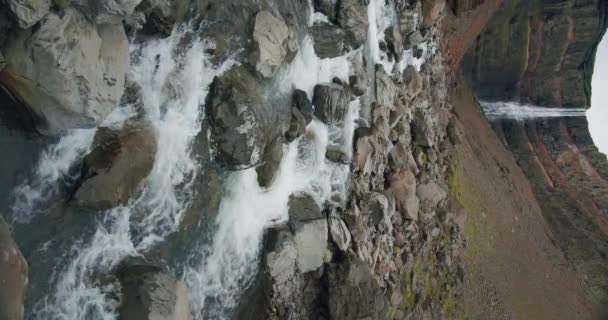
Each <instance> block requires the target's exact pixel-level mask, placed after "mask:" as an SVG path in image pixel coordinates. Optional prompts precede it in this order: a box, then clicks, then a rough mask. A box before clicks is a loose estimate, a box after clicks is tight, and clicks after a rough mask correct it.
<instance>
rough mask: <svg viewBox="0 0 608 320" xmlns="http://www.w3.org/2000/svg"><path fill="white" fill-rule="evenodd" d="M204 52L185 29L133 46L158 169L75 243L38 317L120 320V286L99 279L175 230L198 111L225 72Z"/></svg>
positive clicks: (185, 200) (192, 169)
mask: <svg viewBox="0 0 608 320" xmlns="http://www.w3.org/2000/svg"><path fill="white" fill-rule="evenodd" d="M186 39H188V41H187V43H186V41H184V40H186ZM204 52H205V44H204V43H203V42H202V41H201V40H200V39H199V40H197V39H196V37H195V36H194V37H193V32H190V30H187V28H185V27H184V28H181V29H180V30H176V31H174V33H173V34H172V35H171V36H170V37H169V38H167V39H162V40H152V41H147V42H145V43H143V44H142V45H139V46H137V47H135V48H133V50H132V57H135V58H134V61H133V62H132V68H131V75H132V78H133V79H134V80H135V81H137V82H138V83H139V84H140V85H141V87H142V89H143V97H144V106H145V110H146V115H147V116H148V117H149V119H150V120H151V123H152V124H153V125H154V127H155V129H156V134H157V140H158V151H157V154H156V159H155V163H154V167H153V169H152V171H151V173H150V175H149V176H148V178H147V179H146V181H145V183H144V185H143V190H142V192H141V195H140V196H139V197H138V198H137V199H133V200H131V201H130V203H129V204H128V205H127V206H125V207H119V208H116V209H113V210H110V211H108V212H105V213H103V214H102V215H101V217H102V218H100V219H99V222H98V228H97V230H96V231H95V233H94V236H93V237H92V239H90V240H88V241H87V240H86V239H83V240H82V241H80V242H81V243H77V244H76V245H74V247H73V250H72V253H71V258H70V260H69V262H68V263H67V265H66V266H64V267H60V268H62V269H61V270H56V271H57V272H58V273H57V274H56V275H55V277H54V286H55V287H54V288H53V289H51V290H49V291H51V293H50V294H48V295H47V296H46V297H45V298H44V299H42V300H41V301H39V302H38V303H37V304H36V306H35V310H36V311H35V312H36V313H35V317H36V318H37V319H44V320H47V319H70V320H71V319H103V320H110V319H116V318H117V315H116V307H117V302H116V300H115V299H112V298H111V296H112V294H114V295H115V294H116V292H115V291H116V290H115V289H116V288H114V287H113V285H111V284H110V285H105V286H96V285H95V283H94V282H95V280H94V279H95V276H96V275H99V274H103V273H106V272H109V271H111V269H112V268H113V267H114V266H116V264H117V263H119V262H120V261H121V260H122V259H124V258H125V257H127V256H135V255H139V254H141V253H142V252H143V251H145V250H147V249H149V248H150V247H151V246H152V245H154V244H156V243H158V242H159V241H161V240H163V239H164V238H165V237H166V236H167V235H168V234H170V233H172V232H174V231H175V230H176V228H177V226H178V225H179V222H180V221H181V218H182V216H183V213H184V211H185V209H186V208H187V207H188V205H189V201H190V198H191V195H192V194H191V192H192V191H191V188H190V187H191V185H192V183H193V181H194V180H195V177H196V174H197V172H198V171H199V166H198V163H197V162H196V160H194V158H193V156H192V155H191V147H192V143H193V139H194V137H195V136H196V134H197V133H198V132H199V130H200V122H201V118H202V114H201V108H200V106H201V105H202V104H203V102H204V98H205V96H206V94H207V90H208V86H209V84H210V83H211V81H212V79H213V78H214V76H215V75H217V74H219V73H221V72H222V71H223V70H224V69H222V68H220V69H213V68H212V67H211V66H210V65H209V63H208V62H207V58H206V56H205V53H204ZM110 293H112V294H110Z"/></svg>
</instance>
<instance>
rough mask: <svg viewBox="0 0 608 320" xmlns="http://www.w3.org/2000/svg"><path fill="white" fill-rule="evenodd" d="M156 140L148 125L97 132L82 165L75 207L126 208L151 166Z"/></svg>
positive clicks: (75, 196)
mask: <svg viewBox="0 0 608 320" xmlns="http://www.w3.org/2000/svg"><path fill="white" fill-rule="evenodd" d="M155 137H156V133H155V132H154V129H153V128H152V127H151V126H150V125H149V124H127V125H125V126H124V127H123V128H121V129H119V130H115V129H112V128H105V127H104V128H99V129H98V130H97V133H96V134H95V138H94V141H93V147H92V149H91V152H90V153H89V154H88V155H87V156H86V157H85V158H84V161H83V166H82V173H81V182H80V186H79V187H78V189H77V190H76V193H75V194H74V200H75V202H76V204H77V205H78V206H81V207H86V208H92V209H108V208H112V207H116V206H118V205H125V204H127V202H128V201H129V199H130V198H132V197H133V196H134V195H135V193H136V192H137V190H138V187H139V186H140V184H141V183H142V181H143V180H144V179H145V178H146V177H147V176H148V174H149V173H150V171H151V170H152V167H153V166H154V158H155V156H156V148H157V146H156V140H155Z"/></svg>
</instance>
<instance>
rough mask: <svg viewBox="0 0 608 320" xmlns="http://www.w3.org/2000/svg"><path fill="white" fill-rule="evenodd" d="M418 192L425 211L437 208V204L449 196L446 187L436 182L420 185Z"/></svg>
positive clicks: (421, 206)
mask: <svg viewBox="0 0 608 320" xmlns="http://www.w3.org/2000/svg"><path fill="white" fill-rule="evenodd" d="M416 194H417V195H418V198H419V199H420V208H421V209H422V210H423V211H425V212H430V211H431V210H434V209H436V208H437V205H438V204H439V203H440V202H442V201H443V200H445V199H446V198H447V196H448V194H447V192H446V191H445V190H444V188H442V187H441V186H440V185H439V184H438V183H436V182H429V183H426V184H422V185H419V186H418V187H417V189H416Z"/></svg>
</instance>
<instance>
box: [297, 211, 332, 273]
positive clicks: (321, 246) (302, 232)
mask: <svg viewBox="0 0 608 320" xmlns="http://www.w3.org/2000/svg"><path fill="white" fill-rule="evenodd" d="M292 231H293V233H294V243H295V245H296V250H297V251H298V258H297V259H296V265H297V267H298V270H299V271H300V272H302V273H306V272H310V271H314V270H317V269H319V268H320V267H321V266H322V265H323V262H324V258H325V256H326V254H327V240H328V238H329V236H328V230H327V220H325V219H318V220H313V221H309V222H305V223H302V224H300V225H299V226H298V227H297V228H296V229H294V230H292Z"/></svg>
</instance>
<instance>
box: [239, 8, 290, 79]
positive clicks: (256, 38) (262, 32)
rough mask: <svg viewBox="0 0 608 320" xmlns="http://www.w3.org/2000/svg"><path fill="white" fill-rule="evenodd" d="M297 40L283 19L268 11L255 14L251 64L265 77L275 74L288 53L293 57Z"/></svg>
mask: <svg viewBox="0 0 608 320" xmlns="http://www.w3.org/2000/svg"><path fill="white" fill-rule="evenodd" d="M295 47H296V45H295V41H294V39H293V37H292V36H291V33H290V31H289V28H288V27H287V25H286V24H285V22H283V20H281V19H279V18H277V17H275V16H274V15H272V13H270V12H268V11H260V12H259V13H258V14H257V15H256V16H255V25H254V27H253V50H252V52H251V56H250V59H251V64H252V65H254V66H255V70H256V71H257V72H258V73H259V74H260V75H261V76H262V77H265V78H270V77H272V76H274V75H275V74H276V72H277V70H278V69H279V67H280V66H281V65H282V64H283V63H284V61H285V60H286V58H288V55H289V56H290V57H292V58H293V53H294V52H295Z"/></svg>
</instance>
